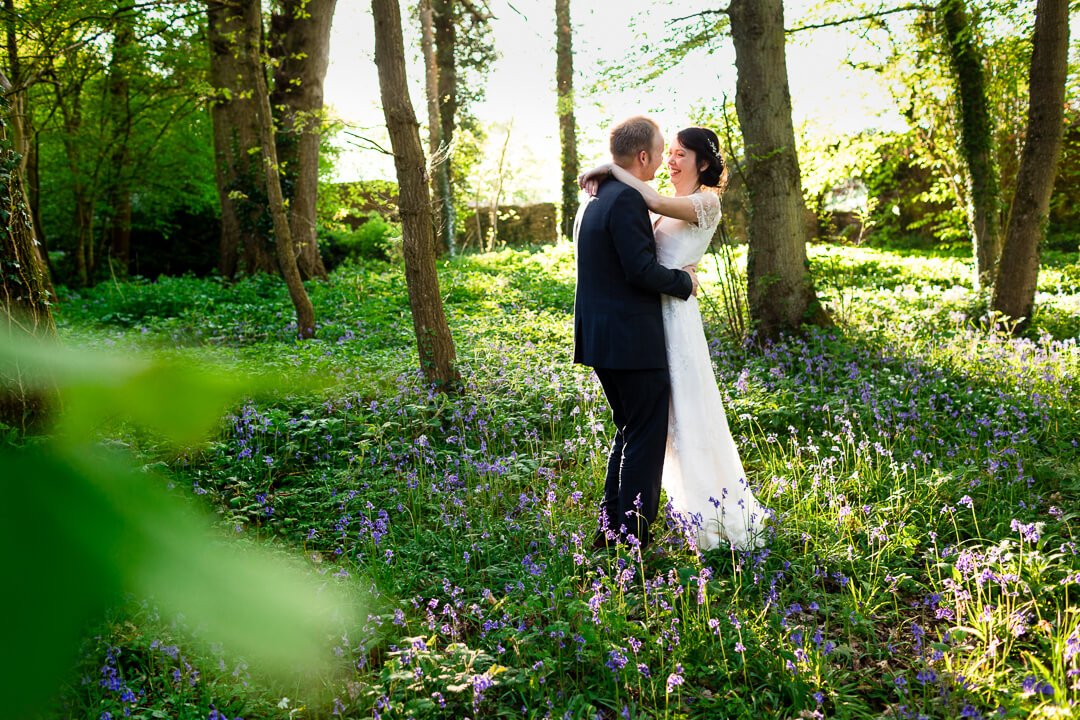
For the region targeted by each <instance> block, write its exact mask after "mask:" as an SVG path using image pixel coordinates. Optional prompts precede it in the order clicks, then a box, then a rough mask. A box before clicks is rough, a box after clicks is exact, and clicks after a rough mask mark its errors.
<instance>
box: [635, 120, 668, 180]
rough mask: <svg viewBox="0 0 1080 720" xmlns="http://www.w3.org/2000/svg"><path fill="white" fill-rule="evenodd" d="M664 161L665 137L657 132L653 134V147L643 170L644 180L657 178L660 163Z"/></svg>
mask: <svg viewBox="0 0 1080 720" xmlns="http://www.w3.org/2000/svg"><path fill="white" fill-rule="evenodd" d="M663 160H664V136H663V135H662V134H661V133H660V131H659V130H657V131H656V132H655V133H653V146H652V150H650V151H649V157H648V160H647V161H646V163H645V166H644V167H643V168H642V170H643V171H644V176H643V177H642V178H641V179H642V180H646V181H648V180H652V179H653V178H654V177H656V171H657V169H659V167H660V163H661V162H663Z"/></svg>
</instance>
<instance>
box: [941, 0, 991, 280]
mask: <svg viewBox="0 0 1080 720" xmlns="http://www.w3.org/2000/svg"><path fill="white" fill-rule="evenodd" d="M938 15H939V19H940V25H941V30H942V33H943V36H944V39H945V46H946V50H947V52H948V55H949V65H950V68H951V71H952V75H953V81H954V82H955V84H956V89H957V96H958V97H959V104H960V108H959V109H960V139H961V143H960V144H961V147H960V150H961V155H962V156H963V158H964V163H965V165H966V166H967V193H966V195H967V215H968V226H969V227H970V229H971V236H972V243H973V245H974V253H973V255H974V258H975V282H976V286H977V287H990V286H991V285H992V284H993V280H994V270H995V268H996V266H997V261H998V257H999V256H1000V254H1001V231H1002V222H1001V214H1002V213H1001V184H1000V181H999V173H998V168H997V163H996V162H995V159H994V122H993V118H992V117H991V115H990V110H989V107H988V102H987V97H986V79H985V76H984V74H985V70H984V67H985V58H984V57H983V52H982V47H981V45H980V43H979V42H977V40H976V37H975V28H974V26H973V23H972V21H971V19H970V18H969V16H968V12H967V8H966V7H965V0H941V2H940V3H939V5H938Z"/></svg>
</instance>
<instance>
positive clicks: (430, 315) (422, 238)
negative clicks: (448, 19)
mask: <svg viewBox="0 0 1080 720" xmlns="http://www.w3.org/2000/svg"><path fill="white" fill-rule="evenodd" d="M371 12H372V15H373V16H374V17H375V64H376V65H377V66H378V69H379V90H380V94H381V96H382V106H383V115H384V116H385V117H386V127H387V130H389V132H390V143H391V146H392V147H393V150H394V166H395V169H396V170H397V178H398V191H399V192H398V207H399V209H400V215H401V231H402V236H403V245H404V254H405V278H406V281H407V283H408V286H409V305H410V307H411V308H412V316H413V329H414V330H415V332H416V343H417V351H418V353H419V356H420V368H421V370H423V372H424V376H425V377H426V378H427V379H428V380H429V381H430V382H432V383H435V384H436V385H439V386H441V387H442V388H444V389H448V388H450V387H452V386H453V385H454V384H456V383H457V381H458V379H459V376H458V373H457V370H456V369H455V368H454V340H453V338H452V337H451V336H450V328H449V326H448V325H447V323H446V315H445V313H444V312H443V304H442V296H441V295H440V293H439V276H438V273H437V272H436V270H435V250H434V239H433V235H432V225H431V201H430V198H429V196H428V185H427V177H426V173H425V170H424V167H425V163H424V151H423V148H422V147H421V145H420V129H419V125H418V123H417V122H416V114H415V112H414V111H413V106H412V101H411V100H410V99H409V86H408V83H407V81H406V77H405V43H404V39H403V38H402V34H401V9H400V7H399V5H398V2H397V0H371Z"/></svg>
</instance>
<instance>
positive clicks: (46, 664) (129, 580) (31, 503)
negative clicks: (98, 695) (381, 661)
mask: <svg viewBox="0 0 1080 720" xmlns="http://www.w3.org/2000/svg"><path fill="white" fill-rule="evenodd" d="M0 466H2V467H3V468H4V470H5V472H4V477H5V480H4V482H3V491H4V494H5V503H4V505H3V512H2V515H0V524H2V527H3V530H2V532H3V535H2V537H3V540H4V547H5V548H8V553H7V555H8V558H7V559H8V563H7V569H8V578H7V583H6V585H7V587H8V588H9V589H10V590H9V592H7V593H5V596H6V597H7V603H8V606H7V607H6V608H5V613H4V617H5V618H6V623H5V624H6V625H7V626H8V627H7V628H6V632H5V637H6V638H7V639H8V642H9V643H10V645H9V647H12V648H19V649H20V654H21V657H22V658H24V661H23V662H19V663H15V664H14V665H13V666H12V667H11V668H10V669H9V671H7V672H6V673H4V674H3V675H0V677H3V680H2V684H0V692H3V693H4V695H3V696H4V697H5V698H8V699H11V700H12V701H13V702H14V703H15V704H16V707H17V708H19V710H18V711H17V712H16V713H15V715H16V716H19V715H21V714H23V713H24V712H26V711H29V710H30V709H32V708H34V707H40V703H41V702H43V701H45V700H46V699H47V698H48V697H49V696H50V695H51V693H52V692H54V691H55V689H56V687H57V685H58V684H59V682H60V681H61V679H62V678H63V676H64V674H65V672H66V671H67V669H68V668H69V667H70V665H71V662H72V660H73V653H74V649H75V648H77V647H78V643H79V638H80V634H81V632H82V631H83V630H84V626H85V624H86V623H87V622H88V621H89V620H91V619H92V618H94V617H95V616H96V615H98V614H99V613H101V611H102V610H103V609H104V608H105V607H107V606H108V605H109V604H111V603H114V602H116V601H118V600H119V599H120V597H121V595H122V594H123V593H124V592H133V593H135V594H137V595H138V596H144V597H145V596H149V597H153V598H154V599H155V602H156V603H157V604H158V606H159V607H161V608H162V609H163V610H165V611H167V612H173V613H183V614H184V615H185V616H186V617H188V618H189V619H190V620H192V621H194V622H195V623H197V624H198V625H200V626H201V627H202V628H203V632H205V634H206V635H207V636H208V637H212V638H214V639H215V640H216V641H220V642H223V643H225V646H226V647H228V648H230V649H231V650H233V651H236V652H239V653H241V654H244V655H247V656H249V657H250V658H251V659H252V660H255V661H258V662H259V663H260V668H261V669H263V670H265V671H269V672H276V673H279V674H288V673H290V672H293V671H299V670H304V671H309V670H313V669H318V668H319V667H320V666H322V665H324V664H325V663H327V662H328V661H329V660H330V658H331V655H330V653H328V652H326V651H325V649H326V641H327V639H328V637H330V636H332V635H334V634H335V633H339V632H340V628H342V627H348V626H349V625H351V624H352V623H353V622H354V621H355V620H356V619H357V618H358V612H359V607H358V606H357V605H356V604H355V603H353V602H351V601H350V600H349V598H347V597H346V595H345V593H344V591H343V590H342V589H341V588H340V587H339V586H337V585H335V584H333V583H331V582H330V581H329V579H318V578H315V577H313V576H312V575H311V573H310V572H309V571H307V570H304V569H303V568H301V567H300V566H299V565H297V564H293V563H291V562H286V561H285V558H284V557H283V556H281V555H279V554H273V553H271V552H270V551H268V550H266V549H260V548H256V547H253V546H252V547H242V546H241V545H240V543H238V542H236V541H235V540H225V539H224V538H221V537H220V535H219V534H218V533H217V532H216V531H215V530H214V529H213V528H212V526H211V524H210V522H209V520H208V519H207V518H205V517H203V516H202V515H201V514H199V513H197V512H196V511H194V510H193V509H192V508H191V507H188V505H187V503H185V502H184V501H183V500H181V499H180V498H179V497H177V496H171V495H169V494H168V493H167V492H166V491H165V489H164V487H163V481H162V480H161V479H160V478H157V477H155V476H153V475H150V474H147V473H143V472H140V471H137V470H135V469H133V468H132V467H131V466H130V465H129V464H127V463H126V462H124V461H123V460H122V459H121V458H119V457H116V456H111V455H105V454H102V453H100V452H91V451H90V450H84V452H83V453H82V454H81V455H80V456H79V457H75V456H73V455H70V454H68V453H66V452H63V451H58V450H57V449H56V448H49V446H46V445H42V446H38V447H34V448H25V449H22V450H17V451H9V452H6V453H4V454H0Z"/></svg>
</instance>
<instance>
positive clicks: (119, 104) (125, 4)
mask: <svg viewBox="0 0 1080 720" xmlns="http://www.w3.org/2000/svg"><path fill="white" fill-rule="evenodd" d="M134 43H135V0H120V2H119V3H117V8H116V28H115V30H114V32H113V47H112V58H111V59H110V61H109V72H108V78H107V80H106V84H107V86H108V97H109V100H108V102H109V106H108V118H109V123H110V124H111V125H112V127H111V134H112V137H113V138H114V139H115V142H114V143H113V146H112V152H111V153H110V157H109V165H110V182H109V188H108V204H109V208H110V217H109V230H108V234H109V241H110V258H111V262H113V263H115V266H116V267H115V268H114V269H119V272H120V274H122V275H126V274H127V271H128V261H129V260H130V258H131V210H132V208H131V177H130V169H129V167H128V165H129V164H130V157H129V154H130V153H129V139H130V137H131V130H132V116H131V104H130V103H131V98H130V81H129V77H128V75H129V73H130V72H131V66H132V55H133V53H132V45H134Z"/></svg>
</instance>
